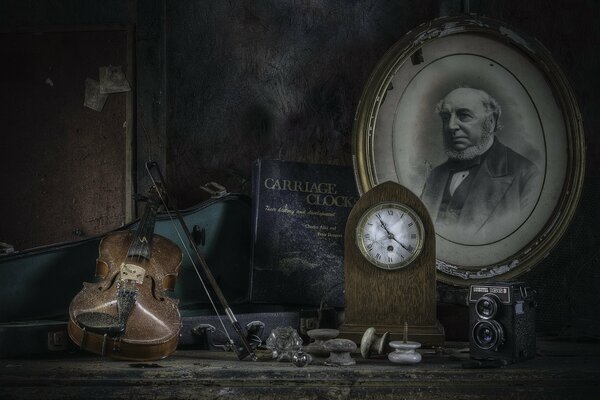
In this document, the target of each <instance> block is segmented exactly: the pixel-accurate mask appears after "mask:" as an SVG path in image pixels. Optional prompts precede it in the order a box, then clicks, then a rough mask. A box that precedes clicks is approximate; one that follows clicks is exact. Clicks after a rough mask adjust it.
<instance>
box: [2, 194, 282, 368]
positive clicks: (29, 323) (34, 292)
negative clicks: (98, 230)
mask: <svg viewBox="0 0 600 400" xmlns="http://www.w3.org/2000/svg"><path fill="white" fill-rule="evenodd" d="M181 215H182V217H183V219H184V221H185V223H186V225H187V227H188V229H189V231H190V232H191V233H192V236H193V238H194V241H195V242H196V243H195V244H196V246H197V247H198V249H199V251H200V254H202V255H203V257H204V258H205V260H206V263H207V264H208V266H209V268H210V270H211V272H212V274H213V276H214V277H215V280H216V281H217V283H218V285H219V287H220V289H221V291H222V292H223V295H224V296H225V298H226V299H227V301H228V303H229V304H230V305H231V306H232V309H233V310H234V312H235V310H236V306H241V305H247V304H248V303H249V302H250V282H251V228H250V220H251V201H250V197H248V196H246V195H242V194H231V193H225V194H223V195H221V196H220V197H216V198H211V199H209V200H207V201H205V202H203V203H201V204H199V205H198V206H196V207H192V208H190V209H187V210H182V211H181ZM172 217H173V219H172V220H171V217H170V216H169V215H168V214H159V215H158V216H157V218H156V223H155V231H154V232H155V234H158V235H161V236H164V237H166V238H167V239H170V240H171V241H172V242H173V243H175V244H177V245H178V246H179V247H180V249H181V250H182V252H183V260H182V264H181V266H180V269H179V275H178V278H177V283H176V286H175V290H174V293H172V296H173V297H176V298H178V299H179V308H180V311H181V314H182V316H183V325H184V329H185V327H186V326H192V325H193V326H197V325H198V323H200V322H201V321H202V317H201V316H202V315H204V314H207V310H212V307H211V306H210V303H209V300H208V297H207V296H206V294H205V291H204V289H203V287H202V284H201V283H200V280H199V279H198V276H197V273H196V271H195V270H194V268H193V266H192V263H191V261H190V258H189V257H187V256H186V252H190V254H192V250H191V247H189V243H186V245H185V246H184V245H183V244H182V241H183V242H187V240H186V239H185V237H186V236H185V234H184V233H183V230H182V228H181V226H180V224H179V222H178V220H177V218H176V217H175V216H174V215H172ZM136 227H137V222H135V223H132V224H130V225H127V226H125V227H123V228H121V229H131V230H134V229H136ZM121 229H119V230H121ZM109 234H110V232H109ZM104 236H106V234H105V235H101V236H97V237H92V238H88V239H84V240H80V241H76V242H68V243H61V244H56V245H50V246H43V247H38V248H35V249H31V250H28V251H23V252H16V253H12V254H9V255H4V256H0V356H5V357H6V356H15V355H29V354H33V353H42V352H49V351H62V350H65V349H67V348H68V346H67V345H66V343H65V341H64V340H63V339H64V338H66V337H67V336H63V332H64V334H65V335H66V326H67V322H66V321H68V319H69V316H68V308H69V304H70V302H71V300H72V299H73V297H74V296H75V295H76V294H77V293H78V292H79V291H80V290H81V289H82V286H83V282H93V281H94V275H95V269H96V259H97V257H98V248H99V244H100V241H101V240H102V238H103V237H104ZM179 236H181V238H183V240H182V239H180V237H179ZM186 247H187V248H186ZM198 268H199V269H200V267H199V266H198ZM201 273H202V272H201ZM202 276H203V275H202ZM205 283H206V286H207V287H209V286H210V285H209V284H208V283H207V282H205ZM213 298H214V297H213ZM214 301H215V304H216V305H217V307H219V304H218V300H216V298H214ZM221 311H222V310H221ZM213 315H214V312H213ZM273 315H278V314H277V313H276V314H273ZM282 315H284V317H285V318H287V319H289V318H292V320H290V321H292V322H293V316H290V315H288V314H285V313H284V314H282ZM189 318H191V321H188V322H187V323H186V319H189ZM286 321H287V320H286ZM190 329H191V328H190ZM186 337H190V341H191V342H194V340H195V339H193V338H191V336H190V335H188V334H182V338H186Z"/></svg>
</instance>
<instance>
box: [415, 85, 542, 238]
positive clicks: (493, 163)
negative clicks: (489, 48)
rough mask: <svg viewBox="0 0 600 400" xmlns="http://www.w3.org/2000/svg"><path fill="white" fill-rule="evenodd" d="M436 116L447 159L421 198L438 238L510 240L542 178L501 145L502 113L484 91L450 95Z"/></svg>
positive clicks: (464, 90) (432, 174)
mask: <svg viewBox="0 0 600 400" xmlns="http://www.w3.org/2000/svg"><path fill="white" fill-rule="evenodd" d="M436 111H437V113H438V115H439V116H440V117H441V122H442V134H443V140H444V148H445V152H446V156H447V158H448V159H447V161H445V162H444V163H442V164H441V165H438V166H437V167H435V168H433V170H432V171H431V172H430V173H429V175H428V177H427V179H426V181H425V185H424V187H423V191H422V193H421V199H422V200H423V202H424V203H425V205H426V206H427V208H428V210H429V213H430V214H431V218H432V220H433V222H434V224H435V228H436V232H437V233H440V234H441V235H446V236H448V234H449V235H450V236H455V240H456V239H472V238H477V240H478V241H479V242H480V243H482V242H485V241H486V240H492V238H497V237H498V232H499V231H500V232H503V234H509V233H510V232H511V231H512V230H514V229H516V228H517V227H518V226H519V225H520V224H521V223H523V222H524V221H525V219H526V218H527V216H528V215H529V214H530V212H531V210H532V209H533V207H534V206H535V202H536V201H537V198H538V195H539V193H540V189H541V184H542V179H543V175H542V174H541V173H540V171H539V169H538V168H537V166H536V165H535V164H534V163H533V162H532V161H530V160H529V159H527V158H526V157H524V156H522V155H521V154H519V153H517V152H516V151H514V150H513V149H511V148H509V147H508V146H506V145H504V144H503V143H502V142H501V141H500V139H499V137H498V133H499V130H500V129H499V128H500V124H499V120H500V115H501V107H500V105H499V104H498V102H497V101H496V100H495V99H494V98H493V97H492V96H490V95H489V94H488V93H486V92H485V91H483V90H479V89H474V88H467V87H462V88H458V89H455V90H452V91H451V92H450V93H448V94H447V95H446V97H444V98H443V99H442V100H441V101H440V102H439V103H438V106H437V108H436ZM451 240H453V239H451Z"/></svg>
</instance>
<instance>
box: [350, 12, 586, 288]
mask: <svg viewBox="0 0 600 400" xmlns="http://www.w3.org/2000/svg"><path fill="white" fill-rule="evenodd" d="M466 148H469V149H468V150H465V149H466ZM353 161H354V169H355V173H356V179H357V185H358V189H359V192H360V193H361V194H363V193H365V192H367V191H368V190H370V189H371V188H373V187H374V186H376V185H378V184H380V183H383V182H386V181H394V182H398V183H400V184H401V185H403V186H405V187H407V188H408V189H410V190H411V191H412V192H413V193H415V194H416V195H417V196H420V197H421V200H422V201H423V202H424V203H425V204H426V206H427V209H428V211H429V213H430V215H431V217H432V220H433V221H434V225H435V231H436V258H437V260H436V268H437V279H438V280H439V281H442V282H445V283H449V284H453V285H458V286H467V285H470V284H473V283H476V282H479V281H484V280H485V281H495V280H505V279H511V278H514V277H516V276H518V275H520V274H522V273H524V272H526V271H528V270H530V269H531V268H533V267H534V266H535V265H537V264H538V263H539V262H540V261H541V260H542V259H543V258H544V257H545V256H547V254H548V253H549V252H550V251H551V250H552V248H553V247H554V246H556V244H557V243H558V241H559V240H560V238H561V237H562V236H563V234H564V233H565V231H566V229H567V227H568V225H569V223H570V221H571V220H572V218H573V215H574V212H575V209H576V206H577V203H578V201H579V197H580V194H581V189H582V185H583V177H584V170H585V145H584V132H583V126H582V121H581V115H580V112H579V109H578V106H577V102H576V100H575V96H574V94H573V91H572V89H571V87H570V85H569V84H568V82H567V79H566V77H565V75H564V74H563V73H562V71H561V70H560V68H559V67H558V65H557V64H556V62H555V61H554V60H553V59H552V57H551V55H550V53H549V52H548V51H547V50H546V49H545V48H544V47H543V46H542V45H541V44H540V43H539V42H537V41H536V40H534V39H531V38H528V37H527V36H525V35H523V34H521V33H517V32H515V31H514V30H513V29H511V28H508V27H506V26H505V25H503V24H502V23H501V22H499V21H496V20H492V19H489V18H484V17H475V16H460V17H445V18H440V19H437V20H433V21H431V22H428V23H426V24H424V25H421V26H420V27H418V28H417V29H415V30H413V31H411V32H409V33H408V34H407V35H405V37H404V38H403V39H401V40H400V41H399V42H397V43H396V44H395V45H394V46H393V47H392V48H391V49H390V50H389V51H388V52H387V53H386V54H385V55H384V56H383V58H382V59H381V60H380V61H379V63H378V64H377V66H376V67H375V69H374V71H373V73H372V74H371V76H370V78H369V80H368V82H367V84H366V86H365V88H364V90H363V94H362V97H361V100H360V103H359V105H358V108H357V112H356V117H355V120H354V126H353ZM465 171H467V173H465Z"/></svg>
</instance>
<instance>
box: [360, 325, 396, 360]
mask: <svg viewBox="0 0 600 400" xmlns="http://www.w3.org/2000/svg"><path fill="white" fill-rule="evenodd" d="M389 342H390V333H389V332H385V333H384V334H383V335H381V337H379V336H378V335H377V333H376V331H375V328H372V327H371V328H368V329H367V330H366V331H365V333H364V334H363V336H362V339H361V341H360V354H361V356H362V357H363V358H369V357H370V356H371V354H372V353H373V352H375V353H376V354H378V355H381V354H384V353H385V350H386V349H387V346H388V343H389Z"/></svg>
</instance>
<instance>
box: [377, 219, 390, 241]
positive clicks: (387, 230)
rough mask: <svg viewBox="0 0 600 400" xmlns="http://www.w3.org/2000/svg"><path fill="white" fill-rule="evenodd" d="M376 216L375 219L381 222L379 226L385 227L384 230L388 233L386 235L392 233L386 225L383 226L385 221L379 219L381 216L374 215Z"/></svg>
mask: <svg viewBox="0 0 600 400" xmlns="http://www.w3.org/2000/svg"><path fill="white" fill-rule="evenodd" d="M376 217H377V219H379V222H381V226H383V229H385V231H386V232H387V233H388V235H392V233H391V232H390V231H389V229H388V228H387V226H385V223H384V222H383V220H382V219H381V217H380V216H379V215H376ZM392 236H393V235H392Z"/></svg>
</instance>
